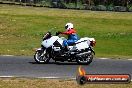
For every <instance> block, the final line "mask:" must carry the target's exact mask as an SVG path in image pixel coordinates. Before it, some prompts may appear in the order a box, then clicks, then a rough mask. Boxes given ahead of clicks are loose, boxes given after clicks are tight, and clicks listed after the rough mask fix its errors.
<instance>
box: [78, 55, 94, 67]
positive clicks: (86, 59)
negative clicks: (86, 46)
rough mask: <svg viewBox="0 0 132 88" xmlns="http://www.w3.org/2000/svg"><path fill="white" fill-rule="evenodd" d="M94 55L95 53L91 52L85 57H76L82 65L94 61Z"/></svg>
mask: <svg viewBox="0 0 132 88" xmlns="http://www.w3.org/2000/svg"><path fill="white" fill-rule="evenodd" d="M93 56H94V55H93V54H92V53H91V54H90V55H89V56H87V57H85V58H84V57H78V58H77V59H76V61H77V63H78V64H80V65H89V64H90V63H91V62H92V60H93Z"/></svg>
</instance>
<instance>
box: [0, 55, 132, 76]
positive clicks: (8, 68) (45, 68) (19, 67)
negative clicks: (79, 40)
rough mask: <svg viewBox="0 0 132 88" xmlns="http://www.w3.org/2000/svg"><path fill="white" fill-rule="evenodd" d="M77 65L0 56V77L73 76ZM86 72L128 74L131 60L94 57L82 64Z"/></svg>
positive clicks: (131, 63)
mask: <svg viewBox="0 0 132 88" xmlns="http://www.w3.org/2000/svg"><path fill="white" fill-rule="evenodd" d="M78 67H79V65H78V64H77V63H76V62H75V63H68V62H61V63H55V62H54V61H50V63H49V64H37V63H35V61H34V59H33V57H24V56H23V57H22V56H0V77H8V76H9V77H10V76H13V77H35V78H75V77H76V74H77V72H78ZM82 67H83V68H84V69H85V71H86V73H87V74H130V75H131V76H132V60H113V59H94V60H93V62H92V63H91V64H90V65H83V66H82Z"/></svg>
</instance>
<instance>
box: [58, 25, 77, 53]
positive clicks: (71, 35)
mask: <svg viewBox="0 0 132 88" xmlns="http://www.w3.org/2000/svg"><path fill="white" fill-rule="evenodd" d="M65 29H66V31H65V32H59V34H64V35H68V39H67V40H64V41H63V45H64V47H65V50H66V51H68V50H69V46H68V45H71V44H74V43H75V42H76V41H78V40H79V37H78V35H77V34H76V30H75V29H74V27H73V24H72V23H67V24H66V25H65Z"/></svg>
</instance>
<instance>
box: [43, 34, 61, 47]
mask: <svg viewBox="0 0 132 88" xmlns="http://www.w3.org/2000/svg"><path fill="white" fill-rule="evenodd" d="M57 39H60V38H59V37H58V36H52V37H51V38H49V39H46V40H44V41H42V43H41V45H43V46H44V47H45V48H49V47H51V46H53V43H54V42H55V41H56V40H57Z"/></svg>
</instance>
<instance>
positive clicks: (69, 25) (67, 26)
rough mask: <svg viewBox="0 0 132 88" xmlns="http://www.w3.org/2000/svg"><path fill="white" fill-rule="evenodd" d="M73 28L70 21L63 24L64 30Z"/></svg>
mask: <svg viewBox="0 0 132 88" xmlns="http://www.w3.org/2000/svg"><path fill="white" fill-rule="evenodd" d="M72 28H73V24H72V23H67V24H66V25H65V29H66V30H69V29H72Z"/></svg>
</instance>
